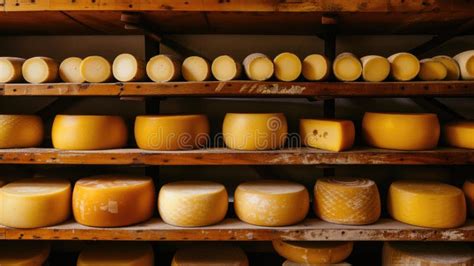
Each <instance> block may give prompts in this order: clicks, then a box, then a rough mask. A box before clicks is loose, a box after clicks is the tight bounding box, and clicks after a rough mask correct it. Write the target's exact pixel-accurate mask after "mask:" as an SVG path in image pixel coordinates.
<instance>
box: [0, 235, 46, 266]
mask: <svg viewBox="0 0 474 266" xmlns="http://www.w3.org/2000/svg"><path fill="white" fill-rule="evenodd" d="M50 250H51V245H50V244H49V243H48V242H46V241H24V240H23V241H2V242H1V243H0V265H2V266H41V265H44V263H45V262H46V260H47V259H48V256H49V252H50Z"/></svg>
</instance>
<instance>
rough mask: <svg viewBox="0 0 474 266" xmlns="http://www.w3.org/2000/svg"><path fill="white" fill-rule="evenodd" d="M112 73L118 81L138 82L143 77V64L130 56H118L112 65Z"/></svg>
mask: <svg viewBox="0 0 474 266" xmlns="http://www.w3.org/2000/svg"><path fill="white" fill-rule="evenodd" d="M112 73H113V75H114V78H115V79H116V80H118V81H122V82H130V81H140V80H143V78H144V77H145V62H143V60H141V59H139V58H138V57H136V56H134V55H131V54H120V55H118V56H117V57H115V59H114V62H113V63H112Z"/></svg>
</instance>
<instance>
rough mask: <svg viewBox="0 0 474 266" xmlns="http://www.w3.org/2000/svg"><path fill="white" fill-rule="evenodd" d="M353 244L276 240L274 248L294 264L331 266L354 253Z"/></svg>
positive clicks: (290, 263)
mask: <svg viewBox="0 0 474 266" xmlns="http://www.w3.org/2000/svg"><path fill="white" fill-rule="evenodd" d="M352 247H353V243H352V242H326V241H324V242H311V241H301V242H298V241H281V240H274V241H273V248H274V249H275V250H276V252H277V253H278V254H280V256H282V257H284V258H286V259H288V261H289V262H288V263H287V264H286V265H292V263H301V264H304V265H306V264H321V265H329V264H331V265H332V264H333V263H340V262H343V261H344V260H345V259H346V258H347V257H349V255H350V254H351V252H352Z"/></svg>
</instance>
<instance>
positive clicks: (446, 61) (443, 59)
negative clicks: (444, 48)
mask: <svg viewBox="0 0 474 266" xmlns="http://www.w3.org/2000/svg"><path fill="white" fill-rule="evenodd" d="M432 59H433V60H435V61H438V62H440V63H442V64H443V65H444V67H446V71H447V75H446V80H458V79H459V77H460V75H461V70H460V69H459V65H458V62H456V60H454V59H453V58H452V57H449V56H447V55H438V56H435V57H433V58H432Z"/></svg>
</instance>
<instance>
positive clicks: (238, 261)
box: [171, 244, 249, 266]
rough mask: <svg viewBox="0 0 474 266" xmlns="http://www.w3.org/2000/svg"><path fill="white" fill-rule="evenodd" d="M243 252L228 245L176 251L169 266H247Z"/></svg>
mask: <svg viewBox="0 0 474 266" xmlns="http://www.w3.org/2000/svg"><path fill="white" fill-rule="evenodd" d="M248 265H249V262H248V259H247V255H245V252H244V251H243V250H242V249H241V248H239V247H234V246H229V245H205V246H202V244H200V245H199V246H194V247H188V248H182V249H178V251H176V254H175V255H174V257H173V261H172V262H171V266H248Z"/></svg>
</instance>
